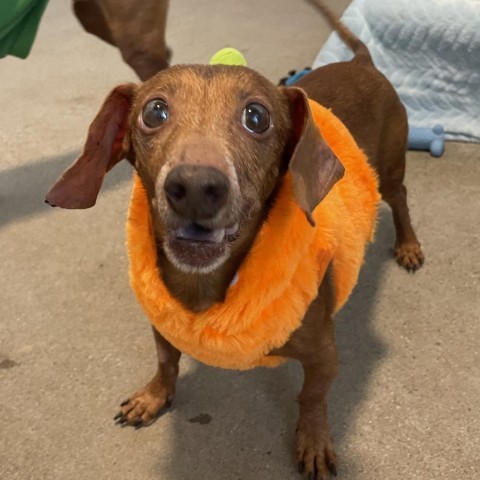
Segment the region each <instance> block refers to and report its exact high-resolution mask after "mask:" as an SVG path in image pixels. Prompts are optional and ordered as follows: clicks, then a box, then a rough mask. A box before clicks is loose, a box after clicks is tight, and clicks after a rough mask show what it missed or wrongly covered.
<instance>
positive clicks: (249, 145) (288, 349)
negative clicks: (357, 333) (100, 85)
mask: <svg viewBox="0 0 480 480" xmlns="http://www.w3.org/2000/svg"><path fill="white" fill-rule="evenodd" d="M360 48H361V47H360ZM237 68H238V69H237V70H235V72H234V73H233V70H232V68H231V67H230V68H228V67H222V66H216V67H202V66H190V67H185V66H179V67H174V68H172V69H168V70H165V71H163V72H160V73H159V74H158V75H156V76H155V77H153V78H152V79H151V80H149V81H147V82H145V83H144V84H143V85H141V86H140V87H136V86H134V85H126V86H121V87H117V89H115V90H114V91H113V92H112V93H111V94H110V96H109V97H108V98H107V100H106V102H105V104H104V106H103V107H102V109H101V110H100V112H99V114H98V116H97V117H96V119H95V120H94V122H93V123H92V127H91V129H90V132H89V138H88V139H87V143H86V147H85V151H84V153H83V154H82V156H81V157H80V159H79V160H78V161H77V163H75V164H74V165H73V166H72V167H71V168H70V169H69V170H68V171H67V172H66V174H65V175H64V176H63V177H62V178H61V179H60V180H59V181H58V182H57V184H56V185H55V186H54V187H53V188H52V189H51V190H50V192H49V193H48V195H47V201H48V202H49V203H50V204H52V205H59V206H67V207H69V208H84V207H85V206H91V205H93V204H94V203H95V199H96V196H97V194H98V189H99V188H100V185H98V183H100V184H101V180H102V179H103V176H104V175H105V173H106V171H107V170H108V169H109V168H111V167H112V166H113V165H114V164H115V163H116V162H117V161H119V159H120V158H121V156H122V155H121V154H120V153H119V148H120V149H121V152H122V153H123V156H124V157H126V158H128V160H129V161H130V162H131V163H132V164H133V165H134V166H135V168H136V170H137V172H138V173H139V175H140V178H141V180H142V183H143V185H144V186H145V189H146V191H147V194H148V197H149V200H150V203H151V214H152V219H153V229H154V234H155V237H156V240H157V245H158V249H157V253H158V262H159V268H160V271H161V274H162V277H163V280H164V282H165V284H166V285H167V287H168V289H169V290H170V291H171V293H172V294H173V295H174V296H175V297H176V298H177V299H178V300H179V301H180V302H182V303H183V304H184V305H185V306H187V307H188V308H190V309H191V310H193V311H201V310H204V309H206V308H208V307H209V306H211V305H212V304H214V303H216V302H219V301H222V299H223V298H224V296H225V292H226V290H227V288H228V286H229V283H230V281H231V279H232V277H233V275H234V272H235V271H236V270H237V268H238V266H239V264H240V263H241V261H242V259H243V258H244V257H245V255H246V253H247V252H248V250H249V248H250V246H251V244H252V242H253V239H254V237H255V235H256V233H257V231H258V229H259V227H260V225H261V224H262V222H263V221H264V219H265V218H266V216H267V215H268V212H269V208H270V205H271V203H272V201H273V200H274V198H275V193H276V190H277V188H278V186H279V184H280V183H281V181H282V178H283V175H284V174H285V172H286V170H287V169H288V168H290V169H291V167H292V165H295V164H296V165H297V166H299V168H298V169H296V171H295V170H294V169H291V173H292V175H293V181H294V185H295V182H296V183H297V185H298V186H299V187H298V188H297V189H296V190H295V191H296V194H297V201H298V203H299V204H300V205H301V206H302V208H304V210H305V213H306V214H307V216H309V215H310V214H311V211H312V209H313V208H315V205H316V203H318V202H319V201H320V200H321V199H322V198H323V197H322V195H325V194H326V192H328V190H329V189H330V188H331V187H332V185H333V183H335V182H336V181H337V180H338V179H339V178H340V177H341V175H342V170H341V168H340V166H339V164H338V160H337V159H336V158H335V156H334V155H333V153H332V152H331V151H329V149H328V147H327V146H326V144H325V142H322V139H321V137H320V136H319V134H318V131H317V130H315V129H313V130H312V127H310V119H309V110H308V106H307V102H306V99H305V97H304V95H303V94H302V92H301V91H300V90H298V89H296V88H290V89H282V88H275V87H274V86H273V85H272V84H271V83H270V82H268V81H267V80H265V79H264V78H263V77H261V76H260V75H258V74H256V73H255V72H253V71H251V70H249V69H246V68H242V67H237ZM299 85H300V86H301V87H302V88H303V89H305V91H306V92H307V94H308V95H309V97H311V98H313V99H314V100H316V101H318V102H320V103H322V104H324V105H326V106H330V107H332V109H333V111H334V113H336V114H337V115H338V116H339V117H340V118H342V119H343V121H344V122H345V123H346V124H347V126H348V127H349V128H350V130H351V132H352V133H353V135H354V136H355V137H356V139H357V141H358V143H359V144H360V145H361V146H362V148H363V149H364V150H365V151H366V153H367V154H368V156H369V158H370V160H371V161H372V164H373V165H375V166H376V168H377V171H378V173H379V176H380V181H381V189H382V194H383V195H384V198H385V199H386V200H387V201H388V202H389V203H390V205H391V206H392V209H393V210H394V217H395V218H396V226H397V233H398V235H397V258H398V259H399V261H400V263H402V264H403V265H404V266H406V267H407V268H416V267H418V266H420V264H421V260H422V259H423V257H421V252H420V253H418V252H419V245H418V241H417V240H416V238H415V235H414V233H413V230H411V226H409V225H410V222H409V218H408V210H406V203H405V198H404V187H403V184H402V181H403V173H404V164H405V139H406V130H405V129H406V119H405V113H404V110H403V107H402V106H401V104H400V102H399V101H398V97H397V96H396V94H395V92H394V91H393V88H392V87H391V86H390V84H389V83H388V82H387V81H386V79H384V77H383V76H382V75H381V74H380V73H378V71H377V70H376V69H375V68H374V67H373V65H372V64H371V63H370V60H369V55H368V52H367V54H365V51H363V50H362V52H361V53H360V54H359V55H358V56H357V57H356V58H355V59H354V60H353V61H352V62H347V63H342V64H338V65H331V66H328V67H324V68H322V69H318V70H317V71H315V72H313V73H312V74H310V75H308V76H307V77H305V78H304V79H303V80H302V82H301V83H300V84H299ZM159 97H160V98H163V99H165V100H166V101H167V103H168V105H169V108H170V115H171V117H170V119H169V122H167V123H166V124H165V125H164V126H162V127H161V129H157V130H154V131H148V129H145V127H144V126H143V125H142V122H141V120H140V118H141V112H142V109H143V108H144V106H145V105H146V103H148V101H149V100H151V99H153V98H159ZM251 101H259V102H261V103H262V104H263V105H264V106H266V107H267V109H268V110H269V111H270V114H271V116H272V119H273V125H274V128H271V129H270V130H269V131H268V133H267V134H265V135H262V136H260V137H259V138H255V136H252V135H251V134H249V133H248V132H246V131H245V129H243V128H242V126H241V124H240V122H238V121H237V120H236V121H232V119H234V118H237V119H238V118H240V116H241V112H242V109H243V108H244V106H245V104H246V103H248V102H251ZM125 102H128V104H129V108H130V115H129V117H128V119H127V120H126V122H125V121H124V120H122V119H119V118H116V117H115V115H113V117H114V120H113V121H111V120H109V118H108V117H109V115H108V114H106V112H112V111H116V110H117V109H118V108H123V106H124V105H125ZM306 139H308V141H307V140H306ZM105 151H111V152H112V156H111V157H110V156H109V157H108V158H105ZM102 152H103V153H102ZM195 152H202V153H201V154H200V156H195V155H196V153H195ZM318 152H321V153H322V155H318ZM304 157H305V158H304ZM88 158H91V159H96V160H95V165H96V166H94V167H92V165H90V166H89V167H88V168H93V169H94V170H95V169H97V171H96V173H95V175H94V176H96V177H98V178H99V179H100V182H97V183H96V184H95V188H94V189H93V190H92V188H90V186H89V185H87V184H88V182H87V181H86V180H82V179H83V178H84V177H85V175H84V169H85V165H87V164H88V162H87V161H86V160H87V159H88ZM195 158H196V160H192V159H195ZM222 158H223V159H226V158H228V159H229V160H230V161H231V162H232V164H233V166H234V170H235V172H236V178H233V177H230V178H229V181H230V183H231V185H234V184H235V181H237V182H238V186H239V188H238V189H237V190H235V188H234V187H233V186H232V191H231V192H230V196H229V199H228V202H227V205H228V208H226V210H225V211H223V210H222V211H221V212H219V214H218V215H217V216H215V217H213V218H212V219H209V220H208V222H207V223H208V225H209V227H212V228H213V227H216V226H217V224H219V225H220V226H227V225H228V224H229V222H231V221H233V220H234V221H236V222H238V223H239V225H240V229H239V233H238V234H237V238H236V240H235V242H234V243H233V244H232V245H231V251H230V256H229V258H228V261H226V262H224V263H223V264H222V265H221V266H220V267H218V268H216V269H214V270H213V271H211V272H207V273H195V272H189V271H181V269H179V268H177V267H176V266H175V265H174V264H173V263H172V262H171V261H170V260H169V258H168V256H167V255H166V253H165V248H164V243H165V238H166V237H167V236H168V232H169V229H171V228H172V227H171V225H172V224H173V223H174V222H175V215H174V214H173V213H172V212H171V211H170V208H169V206H168V202H166V200H165V198H164V194H163V193H162V192H163V190H162V187H163V183H162V182H161V181H159V178H160V179H161V178H162V168H164V167H165V166H166V165H167V166H168V168H174V167H175V166H176V165H180V164H182V162H183V163H185V162H186V161H187V162H192V161H193V162H199V163H206V164H208V165H215V166H216V167H219V168H220V169H224V168H226V167H225V164H222V162H223V161H224V160H221V159H222ZM219 159H220V160H219ZM318 162H321V164H319V163H318ZM323 170H327V171H328V172H329V175H326V176H324V177H321V178H320V180H319V182H318V185H317V184H316V183H315V182H313V183H312V182H311V181H310V180H311V179H309V178H308V177H309V176H311V172H314V171H319V172H323ZM225 171H227V173H228V169H226V170H225ZM89 175H91V173H90V174H89ZM327 177H328V178H331V179H333V180H331V182H330V183H329V182H328V181H327V180H326V179H327ZM78 182H80V183H78ZM79 185H80V187H79ZM82 185H83V187H82ZM300 185H301V186H302V187H301V188H300ZM305 188H307V190H309V191H307V192H304V190H305ZM79 191H80V196H81V193H82V192H84V193H85V197H86V198H78V197H77V196H76V195H77V194H78V192H79ZM402 192H403V197H402ZM405 211H406V212H407V213H405ZM172 222H173V223H172ZM412 235H413V236H412ZM416 249H417V250H416ZM412 252H413V253H412ZM405 258H406V260H405ZM332 299H333V286H332V281H331V271H330V270H329V271H328V273H327V274H326V275H325V278H324V280H323V282H322V284H321V286H320V289H319V293H318V297H317V298H316V300H315V301H314V302H313V303H312V305H311V307H310V308H309V310H308V312H307V314H306V315H305V318H304V320H303V323H302V326H301V328H300V329H298V330H297V331H296V332H295V333H294V334H293V335H292V337H291V338H290V340H289V341H288V343H287V344H286V345H284V346H283V347H282V348H281V349H279V350H276V351H274V352H272V354H275V355H282V356H287V357H291V358H295V359H297V360H299V361H300V362H301V363H302V365H303V367H304V371H305V380H304V385H303V389H302V392H301V394H300V396H299V406H300V418H299V422H298V430H297V459H298V464H299V470H300V471H305V473H306V474H307V475H308V477H309V478H317V479H322V480H323V479H326V478H327V477H328V475H329V472H330V473H336V466H335V461H336V460H335V453H334V451H333V447H332V440H331V436H330V432H329V428H328V424H327V415H326V394H327V391H328V388H329V385H330V383H331V381H332V380H333V378H334V376H335V374H336V372H337V370H338V360H337V354H336V347H335V338H334V337H335V335H334V324H333V319H332V315H333V300H332ZM155 341H156V346H157V354H158V371H157V374H156V375H155V377H154V378H153V379H152V381H151V382H150V383H149V384H147V385H146V386H145V387H144V388H143V389H142V390H140V391H138V392H137V393H135V394H134V395H133V396H132V397H131V398H130V399H129V400H127V401H125V402H123V403H122V405H121V410H120V412H119V414H118V415H117V416H116V417H115V419H116V421H117V422H118V423H121V424H124V423H125V424H129V425H134V426H137V427H139V426H141V425H145V424H148V423H151V422H152V421H153V420H154V419H155V418H156V417H157V415H158V414H159V413H161V412H162V411H163V408H164V407H166V406H168V405H169V402H170V400H171V398H172V397H173V394H174V390H175V380H176V378H177V374H178V361H179V358H180V352H179V351H178V350H177V349H176V348H174V347H173V346H172V345H170V344H169V343H168V342H167V341H166V340H165V339H164V338H162V337H161V336H160V335H159V334H158V333H157V332H155Z"/></svg>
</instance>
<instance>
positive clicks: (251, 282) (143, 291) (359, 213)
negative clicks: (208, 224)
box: [127, 102, 379, 370]
mask: <svg viewBox="0 0 480 480" xmlns="http://www.w3.org/2000/svg"><path fill="white" fill-rule="evenodd" d="M310 108H311V110H312V114H313V118H314V120H315V123H316V124H317V126H318V127H319V129H320V131H321V133H322V136H323V137H324V139H325V140H326V141H327V143H328V144H329V145H330V148H331V149H332V150H333V151H334V152H335V154H336V155H337V157H338V158H339V159H340V161H341V162H342V163H343V165H344V167H345V176H344V177H343V179H342V180H340V181H339V182H338V183H337V184H336V185H335V187H334V188H333V189H332V190H331V192H330V193H329V194H328V195H327V197H326V198H325V199H324V200H323V201H322V202H321V203H320V204H319V205H318V206H317V208H316V209H315V211H314V214H313V217H314V219H315V222H316V227H315V228H313V227H312V226H311V225H310V224H309V223H308V222H307V220H306V218H305V214H304V212H303V211H302V210H301V209H300V208H299V207H298V205H297V204H296V202H295V200H294V198H293V193H292V186H291V180H290V177H289V176H288V175H287V177H286V179H285V181H284V183H283V185H282V187H281V188H280V192H279V194H278V198H277V199H276V202H275V205H274V206H273V208H272V211H271V213H270V215H269V218H268V220H267V221H266V222H265V224H264V225H263V226H262V228H261V230H260V232H259V233H258V235H257V238H256V239H255V241H254V244H253V246H252V248H251V250H250V251H249V253H248V254H247V256H246V257H245V259H244V261H243V263H242V265H241V266H240V268H239V271H238V275H239V277H238V281H237V283H236V284H234V285H232V286H231V287H230V288H229V289H228V292H227V295H226V299H225V301H224V302H223V303H219V304H215V305H213V306H212V307H210V308H209V309H208V310H206V311H203V312H200V313H193V312H191V311H190V310H188V309H186V308H185V307H184V306H183V305H182V304H181V303H180V302H179V301H178V300H176V299H175V298H174V297H172V295H171V294H170V292H169V291H168V290H167V288H166V286H165V284H164V283H163V281H162V279H161V277H160V275H159V272H158V267H157V263H156V260H157V259H156V249H155V241H154V238H153V234H152V227H151V219H150V213H149V207H148V200H147V196H146V193H145V190H144V189H143V186H142V184H141V181H140V179H139V177H138V176H136V175H135V178H134V185H133V192H132V198H131V204H130V210H129V215H128V223H127V245H128V252H129V257H130V281H131V285H132V288H133V290H134V292H135V294H136V295H137V297H138V300H139V302H140V304H141V305H142V307H143V309H144V311H145V313H146V314H147V316H148V318H149V319H150V321H151V322H152V324H153V326H154V327H155V328H156V329H157V330H158V331H159V332H160V334H161V335H163V337H165V338H166V339H167V340H168V341H169V342H170V343H171V344H172V345H174V346H175V347H176V348H178V349H179V350H180V351H182V352H184V353H187V354H189V355H191V356H192V357H194V358H196V359H198V360H200V361H202V362H204V363H207V364H209V365H213V366H217V367H223V368H232V369H242V370H243V369H249V368H253V367H256V366H260V365H262V366H276V365H278V364H279V363H281V362H282V361H283V360H285V359H284V358H281V357H278V356H268V353H269V352H270V351H271V350H272V349H275V348H279V347H281V346H282V345H284V344H285V343H286V342H287V341H288V339H289V337H290V335H291V334H292V333H293V332H294V331H295V330H296V329H297V328H298V327H299V326H300V325H301V322H302V319H303V317H304V315H305V313H306V311H307V309H308V307H309V305H310V304H311V302H312V301H313V300H314V299H315V297H316V295H317V291H318V288H319V285H320V283H321V281H322V279H323V276H324V274H325V271H326V269H327V267H328V265H329V263H330V262H332V265H333V271H334V282H335V291H336V304H335V305H336V307H335V310H336V311H338V310H339V309H340V308H341V307H342V306H343V304H344V303H345V302H346V300H347V298H348V296H349V295H350V293H351V291H352V289H353V287H354V286H355V284H356V282H357V278H358V273H359V270H360V267H361V265H362V263H363V257H364V253H365V247H366V244H367V243H368V241H370V240H371V239H372V236H373V231H374V225H375V218H376V211H377V206H378V202H379V194H378V190H377V180H376V176H375V173H374V172H373V170H372V169H371V168H370V166H369V165H368V163H367V160H366V157H365V154H364V153H363V152H362V151H361V150H360V149H359V147H358V146H357V145H356V143H355V141H354V140H353V138H352V136H351V135H350V133H349V132H348V130H347V129H346V128H345V126H344V125H343V124H342V123H341V122H340V120H338V119H337V118H336V117H335V116H334V115H333V114H332V113H331V112H330V111H329V110H327V109H325V108H324V107H321V106H320V105H318V104H316V103H314V102H310Z"/></svg>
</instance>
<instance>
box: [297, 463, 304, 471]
mask: <svg viewBox="0 0 480 480" xmlns="http://www.w3.org/2000/svg"><path fill="white" fill-rule="evenodd" d="M304 471H305V463H304V462H298V473H303V472H304Z"/></svg>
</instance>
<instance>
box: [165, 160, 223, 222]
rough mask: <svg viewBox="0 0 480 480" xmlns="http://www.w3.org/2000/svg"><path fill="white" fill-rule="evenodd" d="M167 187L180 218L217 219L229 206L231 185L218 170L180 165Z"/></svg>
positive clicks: (166, 190) (170, 175)
mask: <svg viewBox="0 0 480 480" xmlns="http://www.w3.org/2000/svg"><path fill="white" fill-rule="evenodd" d="M164 188H165V193H166V194H167V199H168V202H169V204H170V206H171V207H172V209H173V210H174V211H175V212H176V213H177V214H178V215H181V216H182V217H184V218H188V219H189V220H192V221H199V220H208V219H210V218H212V217H214V216H215V215H216V214H217V213H218V212H219V211H220V210H221V208H222V207H223V206H224V205H225V204H226V203H227V199H228V193H229V191H230V183H229V181H228V178H227V177H226V176H225V175H224V174H223V173H222V172H221V171H220V170H218V169H216V168H215V167H207V166H199V165H180V166H178V167H175V168H174V169H173V170H172V171H171V172H170V173H169V174H168V175H167V178H166V179H165V185H164Z"/></svg>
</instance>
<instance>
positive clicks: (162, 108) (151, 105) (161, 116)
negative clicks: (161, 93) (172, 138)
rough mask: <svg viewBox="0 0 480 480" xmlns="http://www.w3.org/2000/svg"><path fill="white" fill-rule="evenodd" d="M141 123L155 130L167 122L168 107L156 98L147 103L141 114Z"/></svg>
mask: <svg viewBox="0 0 480 480" xmlns="http://www.w3.org/2000/svg"><path fill="white" fill-rule="evenodd" d="M142 120H143V123H144V124H145V125H146V126H147V127H149V128H157V127H159V126H160V125H163V124H164V123H165V122H166V121H167V120H168V105H167V104H166V103H165V102H164V101H163V100H161V99H160V98H156V99H155V100H151V101H150V102H148V103H147V104H146V105H145V107H144V108H143V112H142Z"/></svg>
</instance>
